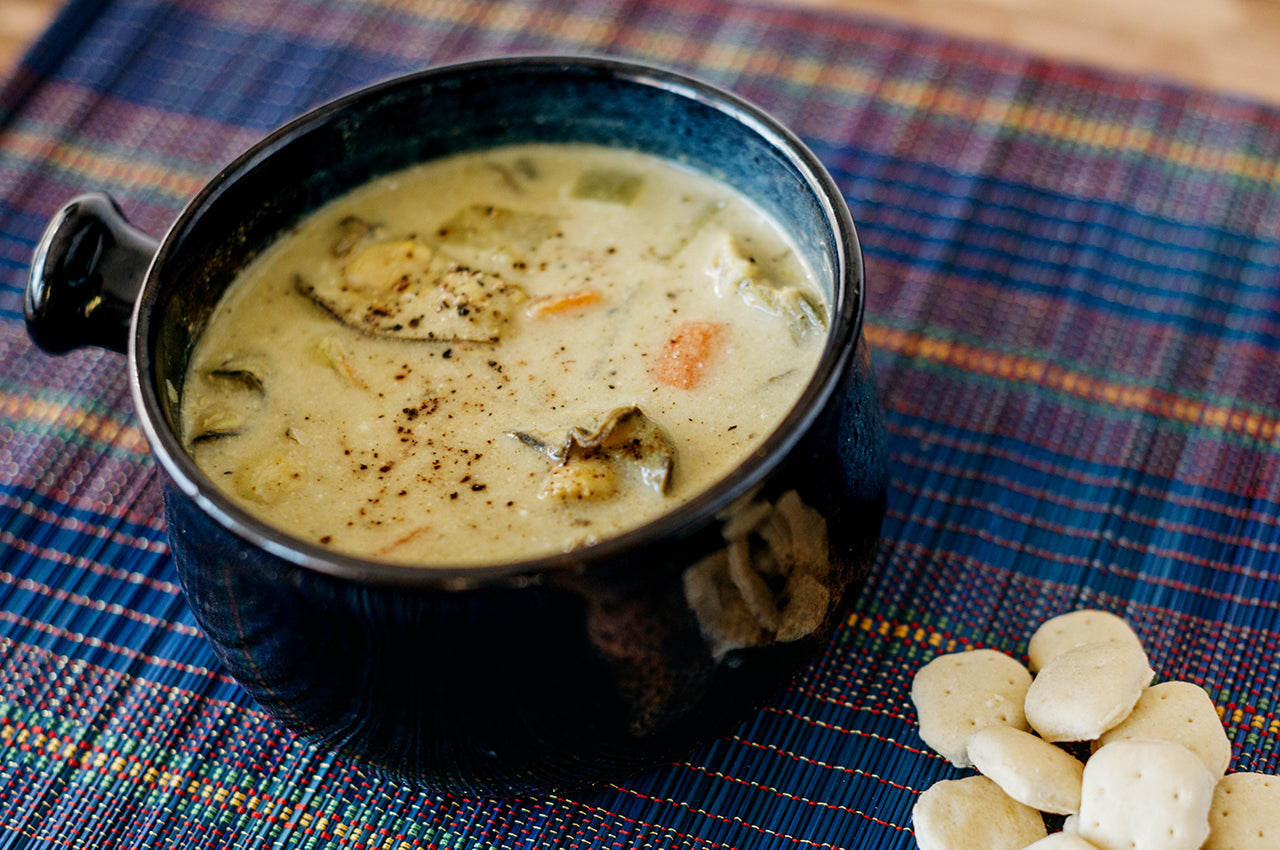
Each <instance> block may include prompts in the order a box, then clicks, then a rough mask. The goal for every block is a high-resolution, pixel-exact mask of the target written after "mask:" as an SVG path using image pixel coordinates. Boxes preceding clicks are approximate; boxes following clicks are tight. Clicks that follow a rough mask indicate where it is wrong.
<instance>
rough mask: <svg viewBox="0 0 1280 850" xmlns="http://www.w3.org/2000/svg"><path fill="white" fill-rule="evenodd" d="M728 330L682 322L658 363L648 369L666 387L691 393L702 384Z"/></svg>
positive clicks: (660, 355)
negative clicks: (690, 391)
mask: <svg viewBox="0 0 1280 850" xmlns="http://www.w3.org/2000/svg"><path fill="white" fill-rule="evenodd" d="M726 332H727V329H726V328H725V326H724V325H722V324H719V323H716V322H685V323H683V324H681V325H678V326H677V327H676V328H675V330H674V331H672V333H671V335H670V336H668V337H667V341H666V344H665V345H664V346H663V348H662V351H661V352H659V354H658V359H657V362H655V363H654V364H653V366H651V367H650V369H649V374H651V375H653V377H654V379H655V380H656V381H657V382H658V383H660V384H665V385H666V386H669V387H675V388H677V389H681V390H691V389H693V388H694V387H696V386H698V384H700V383H701V382H702V379H703V378H704V377H705V376H706V374H707V371H708V370H709V369H710V368H711V365H712V361H713V360H714V359H715V356H716V353H717V352H718V350H719V349H720V346H721V343H722V342H723V340H724V337H725V334H726Z"/></svg>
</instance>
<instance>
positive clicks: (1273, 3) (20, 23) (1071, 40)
mask: <svg viewBox="0 0 1280 850" xmlns="http://www.w3.org/2000/svg"><path fill="white" fill-rule="evenodd" d="M751 2H757V0H751ZM759 2H791V3H808V4H812V5H817V6H825V7H828V8H843V9H847V10H849V11H850V12H854V13H857V14H871V15H876V16H879V17H884V18H893V19H897V20H901V21H904V22H909V23H914V24H917V25H921V26H926V27H932V28H935V29H939V30H943V31H945V32H949V33H954V34H958V35H962V36H966V37H973V38H980V39H986V40H990V41H997V42H1002V43H1005V44H1009V45H1013V46H1014V47H1018V48H1021V49H1026V50H1030V51H1033V52H1037V53H1040V54H1043V55H1046V56H1053V57H1058V58H1066V59H1071V60H1075V61H1083V62H1086V63H1090V64H1096V65H1101V66H1105V67H1111V68H1116V69H1120V70H1124V71H1135V72H1154V73H1157V74H1161V75H1164V76H1167V77H1170V78H1173V79H1176V80H1179V81H1182V82H1186V83H1190V84H1192V85H1197V86H1205V87H1208V88H1213V89H1218V90H1222V91H1228V92H1234V93H1238V94H1243V95H1247V96H1251V97H1254V98H1258V99H1262V100H1265V101H1267V102H1270V103H1274V104H1278V105H1280V0H759ZM59 5H60V0H0V76H3V75H6V74H8V72H9V70H10V69H11V68H12V67H13V65H14V64H15V63H16V62H17V61H18V59H19V57H20V56H21V55H22V51H24V50H25V49H26V47H27V45H28V44H29V43H30V42H31V41H32V40H33V39H35V38H36V37H37V36H38V35H39V34H40V33H41V32H42V31H43V30H44V28H45V26H46V25H47V24H48V22H49V20H50V19H51V18H52V17H53V15H54V14H55V13H56V12H57V9H58V7H59Z"/></svg>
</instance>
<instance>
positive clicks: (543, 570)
mask: <svg viewBox="0 0 1280 850" xmlns="http://www.w3.org/2000/svg"><path fill="white" fill-rule="evenodd" d="M485 69H487V70H491V71H494V72H500V71H508V72H511V73H524V72H529V71H534V70H540V71H542V72H545V73H555V72H561V73H566V72H579V73H584V74H585V73H595V74H599V75H601V76H602V78H607V79H609V80H622V81H624V82H628V83H630V84H632V85H639V86H648V87H655V88H658V89H662V90H665V91H668V92H670V93H672V94H676V95H678V96H681V97H684V98H686V99H689V100H692V101H695V102H697V103H699V104H701V105H703V106H709V107H711V108H713V109H716V110H718V111H720V112H722V113H725V114H726V115H727V116H728V117H730V118H731V119H734V120H737V121H740V122H742V123H744V124H746V125H747V126H748V127H750V128H751V129H752V130H753V131H754V132H755V133H756V134H757V135H759V136H760V137H762V138H763V139H764V140H766V141H767V142H769V143H771V144H772V145H773V146H774V147H775V148H776V149H777V150H778V151H779V152H780V153H781V154H782V155H783V156H784V158H785V159H787V160H788V161H789V162H790V163H791V164H792V166H793V167H794V168H795V169H796V171H797V173H798V174H800V175H801V176H802V177H803V178H804V180H805V182H806V183H807V185H808V188H809V190H810V191H811V192H812V193H813V196H814V199H815V200H816V201H817V202H818V204H819V206H820V208H821V210H822V214H823V217H824V218H825V220H826V222H827V224H828V226H829V227H830V228H831V230H832V233H833V235H834V239H833V243H832V244H833V247H834V249H835V251H834V256H833V257H832V258H831V259H832V260H833V263H832V272H833V277H834V280H833V281H832V292H833V302H832V304H831V305H830V306H831V322H830V328H829V332H828V335H827V339H826V342H825V344H824V347H823V351H822V353H821V356H820V358H819V361H818V365H817V367H816V369H815V371H814V374H813V375H812V376H811V377H810V380H809V382H808V384H807V385H806V386H805V388H804V390H803V391H802V393H801V394H800V396H799V398H798V399H797V400H796V402H795V403H794V404H793V406H792V408H791V410H790V411H788V413H787V415H786V416H784V417H783V419H782V421H781V422H780V423H779V424H778V426H777V427H776V428H775V429H774V430H773V431H772V432H771V433H770V434H769V435H768V436H767V437H766V438H765V439H764V440H763V441H762V442H761V443H760V444H759V445H758V446H757V448H756V450H755V451H753V452H752V454H751V455H749V456H748V457H747V458H746V459H745V460H743V461H742V462H740V463H739V464H738V465H737V466H735V467H734V468H733V469H732V470H731V471H730V472H729V473H728V474H727V475H725V476H723V477H722V478H720V479H719V480H717V481H716V482H715V483H713V484H712V485H711V486H709V487H707V488H706V489H704V490H702V491H701V492H700V493H698V494H696V495H695V496H693V497H692V498H690V499H689V500H687V501H685V502H684V503H682V504H680V505H677V506H676V507H674V508H673V509H671V510H669V511H667V512H665V513H663V514H660V515H658V516H657V517H655V518H653V519H651V520H649V521H648V522H645V523H643V524H642V525H639V526H636V527H634V528H631V529H628V530H626V531H623V532H621V533H619V534H615V535H612V536H610V537H607V538H605V539H604V540H601V541H600V542H598V543H596V544H593V545H591V546H588V547H583V548H581V549H575V550H571V551H568V552H555V553H548V554H545V555H539V556H536V557H532V558H527V559H521V560H513V561H504V562H498V563H494V564H456V563H455V564H449V563H440V564H407V563H398V562H389V561H379V560H374V559H370V558H362V557H359V556H356V555H350V554H346V553H344V552H340V551H335V550H331V549H327V548H324V547H323V546H321V545H320V544H317V543H311V542H309V541H306V540H301V539H299V538H295V537H293V536H291V535H290V534H289V533H287V532H285V531H282V530H280V529H278V528H276V527H275V526H273V525H270V524H268V523H266V522H264V521H263V520H261V519H258V518H257V517H255V516H253V515H252V514H250V513H249V512H248V511H246V510H245V509H243V508H241V507H239V506H238V505H237V504H235V503H234V502H233V501H232V500H231V499H230V497H228V496H226V495H224V494H223V493H222V492H221V491H220V490H219V489H218V488H217V487H216V486H215V485H214V484H213V483H212V481H210V480H209V479H208V478H207V476H205V474H204V473H202V472H201V471H200V470H199V469H198V468H197V467H196V465H195V462H194V460H192V459H191V457H190V455H189V454H188V453H187V452H186V450H185V449H184V448H183V447H182V444H181V441H180V440H179V439H178V437H177V435H176V434H174V432H173V430H172V428H170V427H169V425H168V423H167V420H166V417H165V416H164V414H163V412H162V411H163V408H162V405H161V402H160V387H159V386H158V385H157V380H158V378H157V376H156V374H155V369H154V364H153V363H152V352H151V350H150V343H149V340H148V338H149V337H150V336H151V310H150V309H149V308H150V307H151V306H152V305H153V304H154V303H155V301H156V299H157V297H158V296H157V294H156V291H157V288H158V287H159V284H158V283H156V280H157V278H158V270H159V269H161V268H162V267H163V265H164V263H165V261H166V259H167V258H168V256H169V255H170V254H171V253H173V252H174V250H175V249H174V247H173V246H174V243H175V242H176V241H177V236H176V234H181V233H185V232H186V231H187V230H189V229H191V227H192V226H193V224H194V223H195V222H197V221H198V220H199V218H200V216H201V214H202V212H203V210H204V209H205V207H207V206H208V205H210V204H211V203H212V202H213V201H214V200H215V199H216V198H217V197H218V194H219V192H220V191H221V189H222V187H224V186H226V185H229V184H230V183H232V182H234V181H235V180H237V179H239V178H240V177H241V176H243V175H244V174H245V173H247V172H248V171H250V170H252V169H253V168H254V167H255V166H256V165H258V164H260V163H262V162H263V161H265V160H266V159H269V158H270V157H271V156H273V155H274V154H275V153H276V152H277V151H278V150H279V149H280V148H282V147H285V146H287V145H288V144H289V143H290V142H291V141H292V140H293V139H294V138H296V137H298V136H300V135H304V134H305V132H306V131H307V129H308V128H311V127H314V126H319V125H320V124H323V123H324V122H326V121H329V120H332V119H333V118H335V117H337V116H339V115H340V114H341V113H342V112H344V111H346V110H348V109H349V108H350V107H351V106H352V105H353V104H355V103H358V102H360V101H363V100H366V99H371V98H377V97H380V96H384V95H386V94H387V93H389V92H393V91H394V90H396V89H398V88H411V87H414V86H420V85H422V84H423V83H424V82H426V81H429V80H437V79H440V78H445V77H450V76H455V75H465V74H468V73H472V72H475V71H477V70H485ZM865 300H866V299H865V269H864V261H863V256H862V249H861V244H860V242H859V239H858V235H857V231H856V228H855V226H854V223H853V219H852V215H851V213H850V212H849V208H848V205H847V204H846V202H845V200H844V197H843V195H842V194H841V192H840V189H839V187H838V186H837V185H836V183H835V181H834V179H833V178H832V177H831V175H830V174H829V173H828V171H827V170H826V168H825V166H823V164H822V163H821V161H820V160H819V159H818V158H817V156H816V155H815V154H814V153H813V152H812V151H811V150H810V149H809V148H808V146H807V145H806V144H805V143H804V142H803V141H801V139H800V138H799V137H798V136H797V135H796V134H795V133H793V132H792V131H791V130H790V129H788V128H787V127H786V126H784V125H783V124H782V123H781V122H780V121H778V120H777V119H776V118H774V117H773V116H772V115H770V114H769V113H767V112H766V111H764V110H763V109H762V108H760V107H758V106H756V105H755V104H753V103H751V102H750V101H748V100H746V99H745V98H743V97H741V96H739V95H737V94H735V93H733V92H731V91H729V90H727V89H725V88H722V87H720V86H718V85H716V84H714V83H711V82H708V81H706V80H703V79H699V78H697V77H694V76H690V75H688V74H686V73H684V72H681V71H678V70H675V69H672V68H669V67H665V66H662V65H658V64H652V63H648V62H642V61H635V60H628V59H618V58H612V57H603V56H593V55H536V54H535V55H527V56H504V57H500V58H492V59H475V60H469V61H464V62H457V63H449V64H443V65H438V66H433V67H429V68H426V69H424V70H421V71H416V72H412V73H408V74H403V75H397V76H394V77H391V78H388V79H385V80H382V81H380V82H376V83H373V84H371V85H368V86H364V87H361V88H359V89H356V90H354V91H352V92H349V93H347V94H344V95H341V96H339V97H336V98H334V99H332V100H329V101H327V102H324V103H322V104H320V105H319V106H316V107H314V108H312V109H308V110H307V111H305V112H303V113H302V114H300V115H298V116H297V117H295V118H293V119H291V120H289V121H287V122H285V123H284V124H282V125H280V126H279V127H277V128H276V129H275V130H273V131H271V132H270V133H268V134H267V135H266V136H264V137H263V138H262V139H260V140H259V141H258V142H256V143H255V144H253V145H252V146H250V147H249V148H248V149H246V150H245V151H244V152H243V153H241V154H240V155H239V156H238V157H236V158H235V159H234V160H232V162H231V163H230V164H228V165H227V166H225V167H224V168H222V169H221V170H220V171H219V172H218V173H217V174H216V175H215V176H214V177H212V178H211V179H210V180H209V181H208V182H207V183H206V184H205V185H204V186H203V187H202V188H201V189H200V191H199V192H198V193H197V194H196V195H195V196H194V197H193V198H192V199H191V201H190V202H188V203H187V205H186V206H185V207H184V208H183V210H182V211H181V212H180V213H179V215H178V217H177V218H176V219H175V221H174V222H173V224H172V225H171V226H170V227H169V229H168V231H167V232H166V234H165V236H164V238H163V239H162V240H161V242H160V247H159V249H158V250H157V252H156V254H155V256H154V257H153V258H152V261H151V264H150V266H149V268H148V270H147V272H146V275H145V278H144V280H143V285H142V289H141V291H140V293H139V297H138V298H137V299H136V302H135V306H134V313H133V317H132V328H133V330H132V333H131V334H130V335H129V345H128V368H129V383H130V389H131V393H132V395H133V401H134V406H135V408H136V410H137V411H138V412H139V420H140V427H141V428H142V430H143V433H144V435H145V437H146V440H147V442H148V444H149V445H150V447H151V450H152V453H153V455H154V456H155V458H156V460H157V462H158V463H159V465H160V466H161V468H162V470H163V472H164V473H165V474H166V475H167V476H168V479H169V482H170V483H171V484H172V485H173V486H174V487H176V488H177V490H179V491H180V492H181V494H182V495H183V496H185V497H186V498H187V499H189V500H191V501H192V502H194V504H195V505H196V507H197V508H199V510H201V511H202V512H203V513H205V514H206V515H207V516H209V517H211V518H212V519H213V520H214V521H215V522H216V523H217V524H218V525H220V526H222V528H223V529H224V530H225V531H227V532H229V533H231V534H233V535H236V536H237V537H239V538H240V539H242V540H244V541H246V542H248V543H250V544H252V545H254V546H257V547H259V548H261V549H262V550H264V551H266V552H268V553H270V554H271V555H274V556H276V557H277V558H280V559H282V560H283V561H285V562H288V563H290V564H293V565H295V566H297V567H301V568H304V569H307V570H312V571H315V572H318V573H322V574H326V575H329V576H331V577H334V578H339V579H346V580H349V581H354V582H358V583H362V584H386V585H401V586H410V587H420V588H444V589H449V590H459V589H469V588H477V587H482V586H493V585H496V584H504V585H510V584H516V585H521V584H527V583H532V582H537V581H541V580H543V579H544V578H545V577H546V576H548V575H551V574H562V573H564V572H565V571H574V572H589V571H591V570H592V568H593V566H599V565H602V564H606V563H609V562H613V561H616V560H618V559H619V558H620V557H621V556H622V555H624V554H625V553H627V552H628V551H633V550H635V549H637V548H640V547H643V546H644V545H646V544H647V543H651V542H652V541H656V540H662V539H670V540H679V539H682V538H685V537H688V536H690V535H692V534H693V533H694V532H695V531H697V530H698V529H700V528H702V527H703V526H704V525H705V523H706V522H707V521H708V520H710V519H712V518H713V517H714V516H715V515H716V514H718V513H720V512H721V511H723V510H724V509H726V508H728V507H729V506H730V505H732V504H733V503H734V502H735V501H736V500H738V499H739V498H741V497H742V496H744V495H746V494H748V493H751V492H753V491H754V489H755V488H756V487H757V485H759V484H760V483H761V482H762V481H764V480H765V479H766V478H768V477H769V476H770V475H771V473H772V472H773V471H774V470H775V469H776V468H777V467H778V466H779V465H780V464H781V463H783V462H784V460H785V458H786V457H787V456H788V455H789V454H790V453H791V452H792V450H793V449H794V448H795V447H796V445H797V444H798V443H799V441H800V440H801V438H802V437H803V435H804V434H805V433H807V432H808V430H809V429H810V427H811V426H812V425H813V423H814V421H815V420H816V419H817V418H818V416H819V415H820V414H821V412H822V411H823V410H824V409H825V408H826V407H827V405H828V404H829V403H831V397H832V395H833V394H834V393H835V391H836V388H837V386H838V384H839V381H840V378H841V376H842V375H843V373H844V372H845V370H846V369H848V368H850V362H851V361H852V359H853V358H854V357H855V356H856V352H857V349H858V348H859V346H860V345H865V343H864V342H863V340H862V332H863V318H864V313H865Z"/></svg>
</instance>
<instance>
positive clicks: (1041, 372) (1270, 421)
mask: <svg viewBox="0 0 1280 850" xmlns="http://www.w3.org/2000/svg"><path fill="white" fill-rule="evenodd" d="M865 330H866V335H867V341H868V342H869V343H870V344H871V346H872V348H875V349H880V350H883V351H890V352H893V353H895V354H898V355H900V356H902V357H906V358H909V359H912V360H919V361H925V362H932V363H936V364H939V365H943V366H948V367H951V368H955V369H958V370H961V371H963V372H968V373H971V374H974V375H980V376H983V377H988V378H998V379H1001V380H1007V381H1014V382H1018V383H1028V384H1035V385H1037V386H1039V387H1044V388H1046V389H1049V390H1052V391H1057V392H1060V393H1062V394H1064V395H1067V396H1070V397H1072V398H1076V399H1080V400H1082V401H1087V402H1091V403H1095V404H1105V405H1107V406H1108V407H1112V408H1117V409H1121V410H1127V411H1131V412H1134V413H1140V414H1144V415H1151V416H1157V417H1159V418H1161V419H1166V420H1170V421H1173V422H1178V423H1181V424H1183V425H1188V426H1196V427H1200V428H1205V429H1207V430H1210V431H1217V432H1222V433H1225V434H1230V435H1234V436H1237V437H1244V438H1247V439H1250V440H1256V441H1259V442H1261V443H1264V444H1271V443H1274V442H1276V440H1277V436H1278V435H1280V417H1277V416H1276V415H1275V414H1274V413H1268V412H1260V411H1251V410H1240V409H1238V408H1234V407H1230V406H1227V405H1220V404H1211V403H1207V402H1205V401H1201V400H1199V399H1193V398H1188V397H1186V396H1183V395H1178V394H1176V393H1174V392H1172V391H1169V390H1160V389H1156V388H1154V387H1150V386H1142V385H1138V384H1131V383H1125V382H1123V381H1115V380H1108V379H1106V378H1101V377H1098V376H1096V375H1088V374H1085V373H1083V372H1078V371H1073V370H1071V369H1067V368H1063V367H1062V366H1060V365H1058V364H1056V363H1052V362H1050V361H1047V360H1044V359H1041V358H1039V357H1033V356H1030V355H1026V354H1015V353H1012V352H1001V351H992V350H990V349H985V348H981V347H979V346H977V345H973V344H970V343H965V342H960V341H958V340H954V339H946V338H942V337H931V336H927V335H925V334H921V333H918V332H916V331H910V330H905V329H902V328H890V327H886V326H884V325H875V324H871V323H868V324H867V326H866V328H865Z"/></svg>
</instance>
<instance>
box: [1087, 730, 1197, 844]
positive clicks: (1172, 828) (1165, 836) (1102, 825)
mask: <svg viewBox="0 0 1280 850" xmlns="http://www.w3.org/2000/svg"><path fill="white" fill-rule="evenodd" d="M1215 784H1216V778H1215V777H1214V775H1213V774H1212V773H1210V772H1209V769H1208V768H1207V767H1205V766H1204V762H1202V761H1200V757H1199V756H1197V755H1196V754H1195V753H1193V752H1191V751H1190V750H1188V749H1187V748H1186V747H1184V746H1182V745H1181V744H1175V743H1173V742H1172V741H1116V742H1115V743H1112V744H1107V745H1106V746H1105V747H1102V748H1101V749H1099V750H1098V751H1097V752H1096V753H1094V754H1093V755H1092V756H1091V757H1090V759H1089V761H1088V762H1087V763H1086V764H1085V766H1084V786H1083V787H1082V789H1081V792H1080V820H1079V824H1078V825H1079V834H1080V837H1081V838H1083V839H1085V840H1086V841H1088V842H1089V843H1091V844H1094V845H1096V846H1097V847H1098V848H1099V850H1157V848H1158V850H1199V848H1200V845H1202V844H1203V843H1204V840H1205V838H1207V837H1208V835H1209V806H1210V804H1211V803H1212V802H1213V788H1214V785H1215Z"/></svg>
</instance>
